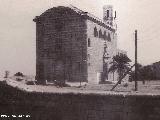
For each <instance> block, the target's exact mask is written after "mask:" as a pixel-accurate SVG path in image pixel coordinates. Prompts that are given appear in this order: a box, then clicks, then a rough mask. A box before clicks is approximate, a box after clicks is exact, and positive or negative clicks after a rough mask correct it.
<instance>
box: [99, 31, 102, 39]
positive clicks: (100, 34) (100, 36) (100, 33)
mask: <svg viewBox="0 0 160 120" xmlns="http://www.w3.org/2000/svg"><path fill="white" fill-rule="evenodd" d="M102 37H103V35H102V31H101V29H100V30H99V38H102Z"/></svg>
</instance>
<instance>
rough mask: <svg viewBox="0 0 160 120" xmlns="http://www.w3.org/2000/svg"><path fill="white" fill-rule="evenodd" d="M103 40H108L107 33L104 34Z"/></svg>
mask: <svg viewBox="0 0 160 120" xmlns="http://www.w3.org/2000/svg"><path fill="white" fill-rule="evenodd" d="M103 39H104V40H107V35H106V31H104V34H103Z"/></svg>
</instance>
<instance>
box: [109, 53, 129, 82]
mask: <svg viewBox="0 0 160 120" xmlns="http://www.w3.org/2000/svg"><path fill="white" fill-rule="evenodd" d="M129 62H131V60H130V59H129V58H128V57H127V55H124V54H120V55H116V56H114V57H113V61H112V62H111V63H110V64H112V65H111V67H110V68H109V71H108V72H112V73H113V74H114V72H115V71H117V73H118V76H119V78H118V79H119V80H120V79H121V77H122V76H123V75H124V73H125V72H126V71H128V70H129V69H130V64H129ZM120 83H121V81H120Z"/></svg>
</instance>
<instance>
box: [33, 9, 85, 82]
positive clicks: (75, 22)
mask: <svg viewBox="0 0 160 120" xmlns="http://www.w3.org/2000/svg"><path fill="white" fill-rule="evenodd" d="M34 21H35V22H36V28H37V29H36V31H37V35H36V37H37V38H36V41H37V42H36V46H37V48H36V49H37V52H36V55H37V58H36V64H37V66H36V71H37V72H36V79H37V80H38V81H45V80H48V81H53V80H66V81H86V80H87V66H86V62H85V60H86V49H87V48H86V47H87V43H86V24H85V19H84V18H83V17H82V16H80V15H78V14H77V13H76V12H74V11H73V10H71V9H70V8H67V7H57V8H52V9H50V10H48V11H46V12H44V13H43V14H42V15H40V16H39V17H38V18H37V19H36V20H35V19H34Z"/></svg>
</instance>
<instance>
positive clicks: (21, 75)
mask: <svg viewBox="0 0 160 120" xmlns="http://www.w3.org/2000/svg"><path fill="white" fill-rule="evenodd" d="M14 76H20V77H24V75H23V73H21V72H17V73H16V74H14Z"/></svg>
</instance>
